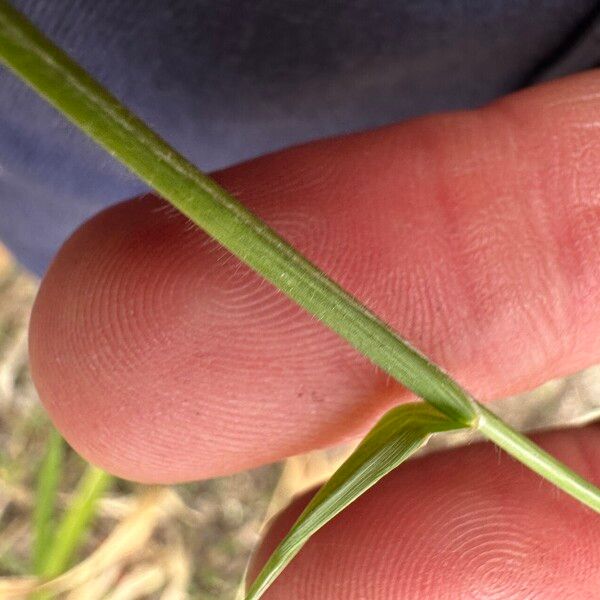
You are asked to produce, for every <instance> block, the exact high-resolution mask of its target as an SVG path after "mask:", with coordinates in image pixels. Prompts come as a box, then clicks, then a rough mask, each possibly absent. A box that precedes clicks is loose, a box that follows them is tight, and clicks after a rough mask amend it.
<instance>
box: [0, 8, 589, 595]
mask: <svg viewBox="0 0 600 600" xmlns="http://www.w3.org/2000/svg"><path fill="white" fill-rule="evenodd" d="M0 60H2V61H3V62H4V63H5V64H6V65H7V66H8V67H10V68H11V69H12V70H13V71H14V72H15V73H16V74H17V75H19V76H20V77H21V78H22V79H24V80H25V81H26V82H27V83H28V84H29V85H31V86H32V87H33V88H34V89H35V90H37V92H38V93H40V94H41V95H42V96H44V97H45V98H46V99H47V100H48V101H49V102H50V103H51V104H53V105H54V106H55V107H56V108H57V109H59V110H60V111H62V112H63V113H64V114H65V115H66V116H67V117H68V118H69V119H70V120H71V121H72V122H73V123H75V124H76V125H78V126H79V127H80V128H81V129H82V130H83V131H84V132H85V133H87V134H88V135H89V136H90V137H91V138H92V139H94V140H95V141H96V142H97V143H98V144H100V145H102V146H103V147H104V148H105V149H106V150H107V151H108V152H110V153H111V154H112V155H113V156H114V157H116V158H117V159H119V160H120V161H121V162H122V163H124V164H125V165H126V166H127V167H129V168H130V169H131V170H132V171H133V172H134V173H136V174H137V175H138V176H139V177H140V178H141V179H142V180H143V181H145V182H146V183H147V184H149V185H150V186H151V187H152V188H154V189H155V190H157V191H158V192H159V193H160V194H161V195H162V196H163V197H164V198H165V199H166V200H168V201H169V202H170V203H171V204H172V205H173V206H174V207H176V208H177V209H178V210H180V211H181V212H182V213H183V214H185V215H186V216H187V217H188V218H189V219H190V220H191V221H193V222H194V223H195V224H196V225H198V226H199V227H201V228H202V229H204V230H205V231H206V232H207V233H208V234H209V235H210V236H212V237H213V238H214V239H215V240H217V241H218V242H219V243H221V244H222V245H223V246H224V247H225V248H227V249H228V250H229V251H230V252H232V253H233V254H234V255H236V256H237V257H238V258H240V259H241V260H242V261H243V262H245V263H246V264H248V265H249V266H250V267H251V268H253V269H254V270H255V271H256V272H257V273H259V274H260V275H262V276H263V277H264V278H265V279H267V280H268V281H270V282H271V283H272V284H273V285H274V286H275V287H277V288H278V289H279V290H281V291H282V292H283V293H284V294H286V295H287V296H289V297H290V298H291V299H292V300H294V301H295V302H297V303H298V304H299V305H300V306H302V307H303V308H304V309H306V310H307V311H308V312H309V313H311V314H312V315H314V316H315V317H316V318H317V319H319V320H320V321H322V322H323V323H324V324H325V325H327V326H328V327H330V328H331V329H333V330H334V331H336V332H337V333H338V334H339V335H340V336H342V337H343V338H345V339H346V340H347V341H348V342H349V343H350V344H352V345H353V346H354V347H355V348H356V349H357V350H358V351H359V352H361V353H362V354H364V355H365V356H366V357H368V358H369V359H370V360H371V361H372V362H373V363H374V364H375V365H377V366H379V367H380V368H381V369H382V370H383V371H385V372H387V373H388V374H389V375H391V376H392V377H394V378H395V379H396V380H398V381H399V382H400V383H402V384H403V385H404V386H405V387H407V388H409V389H410V390H412V391H413V392H414V393H415V394H416V395H417V396H420V397H421V398H423V399H424V400H425V402H426V403H413V404H408V405H404V406H401V407H397V408H395V409H392V410H391V411H390V412H388V413H387V414H386V415H385V416H384V417H383V419H382V420H381V421H380V422H379V423H378V424H377V425H376V426H375V428H374V429H373V430H372V431H371V432H370V433H369V434H368V435H367V437H366V438H365V439H364V440H363V442H362V443H361V444H360V446H359V447H358V448H357V450H356V451H355V453H354V454H353V455H352V456H351V457H350V458H349V459H348V460H347V461H346V462H345V463H344V464H343V465H342V467H341V468H340V469H339V470H338V471H337V472H336V473H335V474H334V475H333V477H332V478H331V479H330V481H329V482H327V483H326V484H325V486H324V487H323V488H322V490H321V491H320V492H319V493H318V494H317V495H316V496H315V498H314V499H313V501H312V502H311V503H310V504H309V506H308V507H307V508H306V510H305V511H304V512H303V513H302V515H301V517H300V518H299V520H298V521H297V522H296V524H295V525H294V526H293V527H292V529H291V530H290V532H289V533H288V535H287V536H286V538H285V539H284V540H283V541H282V543H281V544H280V546H279V547H278V548H277V549H276V550H275V552H274V554H273V555H272V556H271V558H270V559H269V561H268V562H267V564H266V565H265V567H264V569H263V571H262V572H261V573H260V574H259V576H258V578H257V580H256V582H255V583H254V585H253V586H252V587H251V588H250V591H249V592H248V595H247V598H248V599H249V600H250V599H252V600H256V599H258V598H260V596H261V595H262V594H263V593H264V592H265V590H266V589H267V588H268V586H269V585H270V583H272V581H274V579H275V578H276V576H277V575H278V574H279V573H280V572H281V571H282V570H283V568H284V567H285V565H286V564H287V563H288V562H289V561H290V560H291V559H292V558H293V556H294V555H295V554H296V553H297V552H298V551H299V549H300V548H301V547H302V545H303V544H304V543H305V542H306V540H307V539H308V538H309V537H310V536H311V535H312V534H313V533H314V532H315V531H317V530H318V529H319V528H320V527H322V526H323V525H324V524H325V523H326V522H327V521H329V520H330V519H332V518H333V517H334V516H335V515H336V514H338V513H339V512H340V511H341V510H343V509H344V508H345V507H346V506H347V505H348V504H349V503H350V502H352V501H353V500H354V499H355V498H357V497H358V496H359V495H360V494H362V493H363V492H364V491H366V489H368V488H369V487H371V486H372V485H373V484H375V483H376V481H377V480H378V479H380V478H381V477H383V476H384V475H385V474H386V473H387V472H389V471H390V470H391V469H393V468H394V467H396V466H397V465H398V464H400V463H401V462H402V461H403V460H405V459H406V458H407V457H408V456H410V455H411V454H412V453H413V452H414V451H416V450H417V449H418V448H419V447H420V446H422V444H424V443H425V442H426V440H427V439H428V437H429V436H430V435H431V434H433V433H439V432H443V431H447V430H452V429H460V428H470V429H473V430H478V431H479V432H481V433H482V434H483V435H484V436H485V437H487V438H488V439H490V440H491V441H493V442H494V443H496V444H497V445H498V446H500V447H502V448H503V449H504V450H505V451H507V452H508V453H510V454H511V455H512V456H514V457H515V458H516V459H517V460H519V461H521V462H522V463H523V464H525V465H527V466H528V467H529V468H530V469H532V470H534V471H535V472H537V473H539V474H540V475H541V476H543V477H545V478H546V479H548V480H549V481H551V482H552V483H553V484H554V485H556V486H557V487H559V488H561V489H562V490H563V491H565V492H566V493H568V494H570V495H571V496H573V497H574V498H576V499H578V500H579V501H580V502H582V503H583V504H585V505H587V506H588V507H590V508H591V509H593V510H595V511H596V512H600V490H599V489H598V488H597V487H595V486H594V485H592V484H591V483H589V482H587V481H585V480H584V479H582V478H581V477H579V476H578V475H577V474H575V473H574V472H572V471H571V470H570V469H569V468H568V467H566V466H565V465H564V464H562V463H560V462H559V461H557V460H556V459H554V458H553V457H551V456H550V455H548V454H547V453H546V452H545V451H543V450H542V449H541V448H539V447H538V446H537V445H535V444H534V443H533V442H531V441H530V440H529V439H527V438H526V437H525V436H523V435H521V434H520V433H518V432H516V431H514V430H513V429H511V428H510V427H509V426H508V425H507V424H505V423H504V422H503V421H501V420H500V419H499V418H498V417H497V416H496V415H494V414H493V413H492V412H491V411H490V410H489V409H488V408H486V407H484V406H482V405H481V404H479V403H478V402H477V401H476V400H475V399H474V398H472V397H471V395H470V394H469V393H468V392H467V391H466V390H464V389H463V388H461V386H459V385H458V384H457V383H456V382H455V381H454V380H453V379H452V378H451V377H450V376H449V375H448V374H446V373H445V372H444V371H442V370H441V369H440V368H439V367H437V366H436V365H435V364H433V363H432V362H431V361H429V360H428V359H427V358H426V357H425V356H423V355H422V354H421V353H420V352H418V351H417V350H415V349H414V348H412V347H411V346H410V344H409V343H408V342H406V341H405V340H404V339H402V337H401V336H400V335H399V334H398V333H396V332H395V331H393V330H392V329H391V328H390V327H389V326H388V325H386V324H385V323H384V322H383V321H382V320H381V319H379V318H378V317H377V316H376V315H375V314H373V313H372V312H371V311H370V310H369V309H368V308H366V307H365V306H363V305H362V304H361V303H360V302H358V300H356V299H355V298H354V297H352V296H351V295H350V294H348V293H347V292H346V291H345V290H343V289H342V288H341V287H339V286H338V285H337V284H336V283H335V282H334V281H332V280H331V279H329V278H328V277H327V276H326V275H325V274H324V273H323V272H321V271H320V270H319V269H318V268H317V267H316V266H314V265H313V264H312V263H311V262H309V261H308V260H307V259H306V258H304V257H303V256H301V255H300V254H299V253H298V252H297V251H296V250H295V249H294V248H292V247H291V246H290V245H289V244H287V243H286V242H285V240H283V239H282V238H281V237H280V236H279V235H277V233H276V232H274V231H273V230H272V229H270V228H269V227H268V226H267V225H265V224H264V223H263V222H262V221H260V220H259V219H258V218H257V217H256V216H255V215H254V214H252V213H251V212H250V211H248V210H247V209H246V208H245V207H244V206H242V205H241V204H240V203H239V202H238V201H237V200H236V199H235V198H234V197H233V196H232V195H231V194H229V193H228V192H227V191H226V190H225V189H223V188H222V187H221V186H219V185H218V184H217V183H216V182H215V181H213V180H212V179H211V178H210V177H208V176H207V175H205V174H203V173H202V172H200V171H199V170H198V169H197V168H196V167H195V166H194V165H192V164H191V163H190V162H189V161H187V160H186V159H185V158H184V157H182V156H181V155H180V154H178V153H177V152H176V151H175V150H174V149H173V148H171V147H170V146H169V145H168V144H167V143H166V142H165V141H163V140H162V139H161V138H160V137H158V136H157V135H156V134H155V133H154V132H153V131H151V130H150V129H149V128H148V127H147V126H146V125H145V124H144V123H143V122H142V121H141V120H140V119H138V118H137V117H136V116H135V115H133V114H132V113H131V112H130V111H128V110H127V109H126V108H125V107H124V106H123V105H122V104H121V103H120V102H119V101H118V100H117V99H116V98H114V97H113V96H112V95H110V94H109V93H108V92H107V91H106V90H105V89H104V88H103V87H102V86H101V85H100V84H99V83H97V82H96V81H95V80H94V79H93V78H92V77H91V76H90V75H89V74H88V73H86V72H85V71H84V70H83V69H82V68H81V67H79V66H78V65H77V64H76V63H75V62H73V61H72V60H71V59H70V58H69V57H68V56H67V55H66V54H65V53H63V52H62V51H61V50H60V49H59V48H57V47H56V46H55V45H54V44H52V42H50V41H49V40H48V39H47V38H46V37H45V36H44V35H43V34H42V33H40V32H39V31H38V30H37V29H36V28H35V27H34V26H33V25H32V24H31V23H30V22H29V21H27V19H25V17H23V16H22V15H21V14H19V13H18V12H17V11H15V10H14V9H13V8H12V7H10V5H9V4H7V3H6V2H4V0H0ZM49 469H50V467H49ZM89 478H90V479H89V481H88V482H87V483H88V484H89V485H90V486H92V483H93V482H94V481H96V484H98V481H97V480H96V478H100V475H99V474H97V473H95V474H94V473H93V472H91V473H90V474H89ZM100 479H101V478H100ZM92 487H93V486H92ZM45 493H46V494H47V496H48V498H49V500H48V501H50V498H51V495H52V494H51V486H50V485H49V486H48V491H47V492H45ZM82 493H83V492H82ZM86 506H87V505H86V504H85V503H84V502H82V504H81V506H80V507H78V508H81V509H82V511H83V513H84V515H85V510H86ZM42 513H43V511H42ZM44 518H45V517H44V516H43V514H41V515H40V524H39V527H40V532H41V533H40V534H39V535H40V536H41V539H42V540H43V539H45V538H46V537H47V532H45V530H44V527H45V526H44V525H42V523H43V520H44ZM82 519H84V520H85V516H84V517H82ZM70 526H72V527H73V528H74V531H77V528H78V526H79V525H78V518H77V517H75V516H72V517H71V520H70ZM65 527H66V526H65ZM44 543H45V542H44ZM65 553H66V551H65V550H63V551H62V554H61V555H59V556H65ZM67 554H68V553H67ZM61 560H62V562H61V564H64V559H61Z"/></svg>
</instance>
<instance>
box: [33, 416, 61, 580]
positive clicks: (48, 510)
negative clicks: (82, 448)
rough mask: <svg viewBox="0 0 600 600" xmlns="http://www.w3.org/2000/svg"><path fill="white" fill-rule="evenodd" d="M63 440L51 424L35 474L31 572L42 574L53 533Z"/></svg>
mask: <svg viewBox="0 0 600 600" xmlns="http://www.w3.org/2000/svg"><path fill="white" fill-rule="evenodd" d="M63 455H64V442H63V439H62V437H61V436H60V434H59V433H58V431H56V429H54V427H52V428H51V429H50V435H49V437H48V443H47V449H46V455H45V456H44V459H43V461H42V465H41V468H40V471H39V474H38V481H37V491H36V496H35V509H34V512H33V531H34V544H33V556H32V562H33V572H34V573H35V574H36V575H41V574H42V569H43V564H44V562H45V561H46V560H47V558H48V551H49V548H50V545H51V540H52V536H53V533H54V523H55V515H54V511H55V508H56V496H57V493H58V485H59V481H60V476H61V473H62V466H63Z"/></svg>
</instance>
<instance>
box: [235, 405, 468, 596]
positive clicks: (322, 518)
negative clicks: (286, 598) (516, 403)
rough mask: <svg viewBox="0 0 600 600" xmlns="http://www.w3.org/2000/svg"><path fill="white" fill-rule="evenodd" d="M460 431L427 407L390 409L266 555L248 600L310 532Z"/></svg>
mask: <svg viewBox="0 0 600 600" xmlns="http://www.w3.org/2000/svg"><path fill="white" fill-rule="evenodd" d="M463 427H464V426H463V425H462V424H460V423H457V422H453V421H451V420H450V419H448V418H447V417H445V416H444V415H443V414H442V413H440V412H439V411H438V410H436V409H435V408H433V407H432V406H429V405H427V404H425V403H410V404H402V405H400V406H398V407H396V408H393V409H392V410H390V411H388V412H387V413H386V414H385V415H384V416H383V417H382V418H381V420H380V421H379V422H378V423H377V424H376V425H375V427H374V428H373V429H372V430H371V431H370V432H369V434H368V435H367V436H366V437H365V438H364V440H363V441H362V442H361V443H360V444H359V446H358V447H357V448H356V450H355V451H354V452H353V453H352V455H351V456H350V457H349V458H348V459H347V460H346V461H345V462H344V464H343V465H342V466H341V467H340V468H339V469H338V470H337V471H336V472H335V473H334V474H333V476H332V477H331V479H329V481H328V482H327V483H326V484H325V485H324V486H323V487H322V488H321V489H320V490H319V491H318V492H317V493H316V494H315V496H314V497H313V499H312V500H311V501H310V503H309V504H308V505H307V507H306V508H305V509H304V511H303V512H302V514H301V515H300V517H299V518H298V520H297V521H296V523H295V524H294V525H293V527H292V528H291V529H290V531H289V532H288V534H287V535H286V537H285V538H284V539H283V540H282V542H281V543H280V544H279V546H277V548H276V549H275V551H274V552H273V553H272V555H271V556H270V558H269V560H268V561H267V563H266V564H265V566H264V567H263V569H262V571H261V572H260V574H259V575H258V577H257V578H256V580H255V581H254V583H253V584H252V586H251V587H250V589H249V591H248V593H247V595H246V600H258V598H260V597H261V596H262V595H263V594H264V593H265V592H266V590H267V589H268V588H269V586H270V585H271V584H272V583H273V582H274V581H275V579H276V578H277V577H278V575H279V574H280V573H281V572H282V571H283V569H284V568H285V567H286V566H287V565H288V564H289V563H290V561H291V560H292V559H293V558H294V556H296V554H298V552H299V551H300V550H301V548H302V547H303V546H304V544H305V543H306V542H307V541H308V540H309V539H310V537H311V536H312V535H313V534H314V533H316V532H317V531H318V530H319V529H320V528H321V527H323V525H325V524H326V523H328V522H329V521H330V520H331V519H333V518H334V517H335V516H336V515H338V514H339V513H340V512H341V511H343V510H344V509H345V508H346V507H347V506H349V505H350V504H351V503H352V502H354V501H355V500H356V499H357V498H358V497H359V496H361V495H362V494H364V493H365V492H366V491H367V490H368V489H370V488H371V487H372V486H373V485H375V484H376V483H377V482H378V481H379V480H380V479H381V478H382V477H384V476H385V475H387V474H388V473H389V472H390V471H392V470H393V469H395V468H396V467H398V465H400V464H401V463H402V462H404V461H405V460H406V459H407V458H409V457H410V456H411V455H412V454H414V453H415V452H416V451H417V450H419V448H421V447H422V446H423V445H424V444H425V443H426V442H427V440H428V439H429V437H430V436H431V435H433V434H434V433H440V432H443V431H451V430H456V429H462V428H463Z"/></svg>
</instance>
